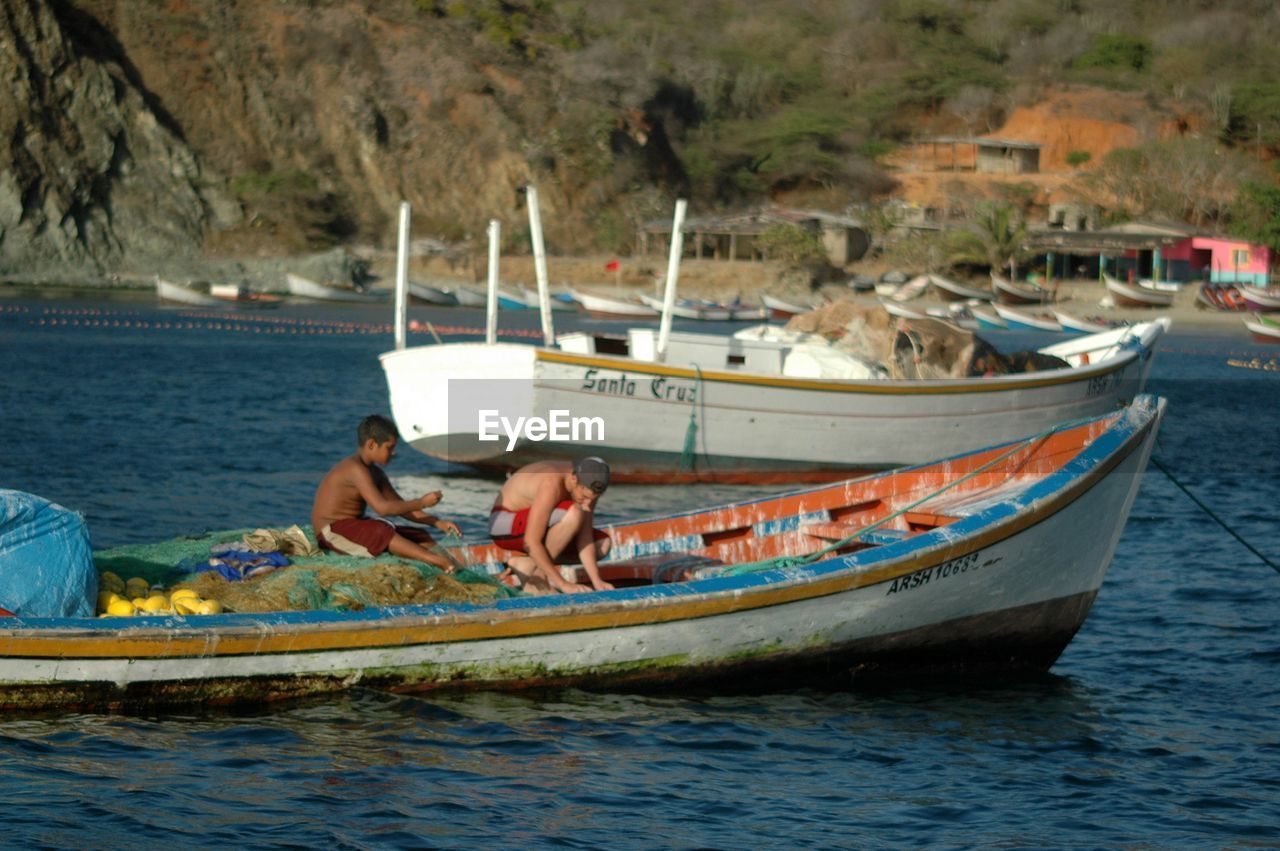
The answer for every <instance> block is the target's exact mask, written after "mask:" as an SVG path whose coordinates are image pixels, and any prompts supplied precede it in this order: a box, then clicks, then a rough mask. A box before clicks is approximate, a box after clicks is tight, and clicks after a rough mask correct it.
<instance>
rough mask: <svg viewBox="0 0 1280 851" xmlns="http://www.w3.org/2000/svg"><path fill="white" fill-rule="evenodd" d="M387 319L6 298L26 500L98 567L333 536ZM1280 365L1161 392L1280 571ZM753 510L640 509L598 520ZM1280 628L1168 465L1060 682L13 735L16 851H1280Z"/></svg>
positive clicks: (473, 321) (1224, 342) (1164, 456)
mask: <svg viewBox="0 0 1280 851" xmlns="http://www.w3.org/2000/svg"><path fill="white" fill-rule="evenodd" d="M383 312H384V311H382V310H372V309H367V308H356V309H354V310H352V309H348V310H345V311H338V310H335V309H332V308H325V307H310V308H302V307H295V306H288V307H285V308H283V309H282V310H281V311H279V312H278V314H275V315H273V316H271V317H263V318H259V319H254V318H252V317H246V318H236V317H233V316H232V317H218V318H212V317H201V316H195V315H191V314H186V313H183V312H180V311H161V310H156V309H153V308H152V307H150V306H149V305H141V304H133V305H131V304H121V303H119V302H111V303H108V302H101V303H88V302H83V303H82V302H72V301H62V302H34V301H22V300H18V299H9V300H0V356H2V357H3V363H4V366H5V368H4V370H3V371H0V487H12V488H16V489H19V490H27V491H31V492H34V493H38V494H41V495H42V496H45V497H48V498H50V499H53V500H55V501H57V502H60V503H62V504H64V505H66V506H68V507H71V508H74V509H76V510H78V511H80V512H82V513H83V514H84V515H85V517H86V519H87V521H88V524H89V528H90V531H91V533H92V535H93V539H94V544H95V546H98V547H105V546H113V545H116V544H122V543H132V542H137V541H149V540H156V539H161V538H167V537H173V536H175V535H179V534H184V533H188V532H192V531H198V530H202V529H225V528H238V527H244V526H254V525H287V524H291V523H295V522H299V523H302V522H306V519H307V515H308V513H309V510H310V500H311V495H312V492H313V490H314V487H315V484H316V482H317V481H318V479H319V477H320V476H321V475H323V473H324V472H325V470H327V469H328V467H329V466H330V465H331V464H332V463H333V462H334V461H335V460H336V459H337V458H338V457H341V456H342V455H343V454H346V453H347V452H349V451H350V444H351V443H352V442H353V437H352V434H351V432H352V430H353V428H354V424H355V422H356V421H358V419H359V418H360V417H361V416H363V415H364V414H366V413H369V412H373V411H385V410H386V408H387V400H386V387H385V384H384V382H383V379H382V374H381V370H380V368H379V366H378V361H377V356H378V354H379V353H380V352H382V351H384V350H385V349H387V348H389V347H390V340H391V338H390V334H389V331H387V330H386V329H385V328H384V327H381V323H383V322H385V317H384V316H383ZM421 316H422V317H423V318H431V319H432V320H433V321H434V322H435V323H436V324H437V325H438V326H440V328H441V329H443V331H444V333H446V334H447V333H448V332H449V331H450V330H451V329H452V330H456V329H457V328H459V327H477V328H478V327H481V326H482V324H483V320H482V317H480V316H479V315H478V314H476V313H474V312H470V311H453V312H447V311H441V312H438V313H434V314H425V313H424V314H421ZM557 320H559V321H560V322H561V323H562V324H568V323H571V322H573V321H574V320H573V319H571V318H567V319H563V320H562V319H561V317H560V316H559V315H557ZM532 321H533V317H521V318H519V319H514V318H510V317H509V316H508V315H505V314H504V316H503V323H504V326H506V327H514V326H515V325H517V324H522V325H523V326H524V327H530V323H531V322H532ZM126 322H127V323H128V324H127V325H126V324H124V323H126ZM176 325H180V326H181V327H174V326H176ZM188 325H189V326H190V327H187V326H188ZM992 336H993V340H994V341H995V342H996V343H997V345H1000V346H1001V347H1004V348H1008V347H1011V346H1014V345H1021V344H1026V343H1037V344H1038V343H1041V342H1044V341H1045V338H1036V337H1033V336H1027V337H1015V336H1012V335H1006V336H1003V337H1002V336H1000V335H999V334H996V335H992ZM1277 355H1280V350H1277V349H1276V348H1273V349H1270V350H1268V349H1267V348H1265V347H1262V346H1255V345H1254V344H1252V343H1250V342H1248V341H1247V337H1246V335H1245V334H1244V331H1243V329H1242V328H1241V329H1240V330H1239V331H1238V332H1235V331H1234V330H1233V331H1230V332H1228V331H1222V332H1215V333H1213V334H1207V333H1196V332H1192V331H1186V330H1179V329H1175V331H1174V333H1173V334H1172V335H1171V337H1169V338H1168V339H1167V341H1166V344H1165V346H1164V347H1163V350H1162V351H1161V353H1160V355H1159V356H1158V358H1157V360H1156V365H1155V370H1154V373H1153V378H1152V383H1151V388H1152V389H1153V390H1155V391H1157V392H1160V393H1161V394H1163V395H1166V396H1167V397H1169V399H1170V408H1169V415H1168V417H1167V418H1166V421H1165V425H1164V428H1163V431H1162V434H1161V438H1160V442H1159V444H1158V445H1157V449H1156V457H1157V458H1158V459H1159V460H1161V461H1162V462H1163V463H1164V464H1165V465H1166V467H1167V468H1168V470H1169V471H1170V472H1171V473H1172V474H1173V475H1174V476H1175V477H1176V478H1177V479H1178V481H1180V482H1181V483H1182V484H1183V485H1184V486H1186V487H1187V488H1188V489H1189V490H1190V491H1191V492H1192V493H1194V494H1195V495H1196V496H1197V497H1199V498H1200V499H1201V500H1203V501H1204V502H1206V503H1207V504H1209V505H1210V506H1211V507H1212V508H1213V510H1214V511H1215V512H1216V513H1217V514H1218V515H1219V516H1220V517H1221V518H1222V519H1223V520H1224V521H1225V522H1227V523H1228V525H1230V526H1231V527H1232V528H1233V529H1234V530H1235V531H1236V532H1237V533H1238V534H1239V535H1240V536H1241V537H1243V538H1244V539H1245V540H1247V541H1249V542H1250V543H1251V544H1253V545H1254V546H1256V547H1257V548H1258V549H1260V550H1261V551H1262V553H1263V554H1264V555H1265V556H1266V557H1267V558H1269V559H1270V560H1272V561H1273V562H1277V561H1280V546H1278V545H1277V544H1276V524H1275V516H1276V510H1277V508H1276V507H1277V505H1278V504H1280V452H1278V450H1277V440H1278V438H1280V428H1278V427H1280V383H1278V382H1280V373H1277V372H1268V371H1266V370H1255V369H1245V368H1238V367H1233V366H1231V365H1230V364H1229V363H1228V361H1230V360H1236V361H1247V360H1249V359H1250V358H1253V357H1254V356H1259V357H1260V358H1261V359H1262V361H1263V362H1266V361H1267V360H1268V359H1269V358H1271V357H1274V356H1277ZM390 472H391V474H392V478H393V480H394V481H396V483H397V484H398V485H400V486H401V487H402V488H404V489H406V490H417V489H418V488H421V487H427V486H431V487H437V486H438V487H443V488H444V490H445V492H446V500H445V503H443V504H442V505H441V510H442V512H443V511H444V509H445V508H448V509H449V510H450V511H452V512H453V515H452V516H454V517H455V518H457V519H458V520H459V521H460V522H461V523H462V525H463V526H464V528H465V529H468V530H472V531H475V530H478V529H479V528H480V524H481V522H482V520H483V515H484V511H485V509H486V508H487V506H488V505H489V503H490V502H491V500H492V496H493V493H494V488H495V487H496V485H495V483H494V482H492V481H487V480H483V479H469V478H463V477H458V476H446V475H444V474H443V470H442V468H440V467H439V466H435V465H433V464H432V463H431V462H429V461H428V460H427V459H426V458H424V457H422V456H420V455H417V454H416V453H414V452H412V451H411V450H405V451H404V452H402V453H401V455H400V457H399V458H398V459H397V460H396V462H395V463H394V465H393V466H392V467H391V469H390ZM746 493H749V491H746V490H743V489H740V488H728V487H725V488H714V489H711V488H657V489H646V488H625V487H618V488H616V489H612V490H611V491H610V493H609V496H608V500H607V503H606V504H605V505H603V506H602V507H603V508H605V509H607V510H608V511H612V512H617V513H625V512H628V511H633V510H642V509H645V508H650V507H651V508H655V509H657V508H662V509H666V508H669V507H671V506H673V505H697V504H707V503H709V502H711V501H719V500H723V499H733V498H737V497H740V496H743V495H745V494H746ZM1278 615H1280V574H1277V573H1276V572H1275V571H1274V570H1273V569H1272V568H1271V567H1268V566H1267V565H1266V564H1264V563H1263V562H1262V561H1261V560H1259V558H1258V557H1256V556H1254V555H1252V554H1251V553H1250V552H1249V551H1248V550H1247V549H1246V548H1245V547H1244V546H1242V545H1241V544H1240V543H1238V542H1237V541H1236V540H1235V539H1234V538H1232V537H1231V536H1230V535H1229V534H1228V533H1227V532H1225V531H1224V530H1223V529H1222V528H1221V527H1220V526H1219V525H1217V524H1216V523H1214V522H1213V521H1212V520H1211V519H1209V517H1208V516H1207V515H1206V514H1205V513H1204V511H1203V510H1201V509H1200V508H1199V507H1197V506H1196V505H1195V504H1194V503H1193V502H1192V501H1191V500H1190V499H1189V498H1188V497H1187V496H1186V495H1185V494H1184V493H1183V492H1182V491H1181V490H1179V488H1178V487H1176V486H1175V485H1174V484H1173V483H1172V482H1171V481H1170V479H1169V478H1167V477H1166V476H1165V475H1164V474H1162V473H1160V472H1158V471H1155V470H1153V471H1150V472H1149V473H1148V475H1147V478H1146V480H1145V482H1144V484H1143V488H1142V492H1141V494H1140V495H1139V498H1138V501H1137V503H1136V505H1135V507H1134V511H1133V516H1132V517H1131V519H1130V521H1129V525H1128V527H1127V528H1126V531H1125V534H1124V536H1123V538H1122V540H1121V542H1120V547H1119V550H1118V552H1117V554H1116V559H1115V562H1114V563H1113V564H1112V567H1111V571H1110V573H1109V574H1108V577H1107V581H1106V583H1105V584H1104V586H1103V589H1102V593H1101V594H1100V596H1099V598H1098V601H1097V603H1096V605H1095V607H1094V610H1093V613H1092V614H1091V615H1090V617H1089V620H1088V621H1087V622H1086V624H1085V626H1084V628H1083V629H1082V630H1081V632H1080V634H1079V635H1078V636H1077V637H1076V639H1075V640H1074V641H1073V642H1072V644H1071V645H1070V646H1069V647H1068V648H1067V650H1066V652H1065V653H1064V655H1063V656H1062V658H1061V659H1060V660H1059V662H1058V663H1057V664H1056V665H1055V666H1054V668H1053V670H1052V672H1051V673H1050V674H1049V675H1048V676H1045V677H1042V678H1037V679H1033V680H1024V681H1020V682H1015V683H1002V684H983V685H970V686H958V685H954V684H953V685H949V686H945V687H944V686H937V685H931V684H929V683H918V684H914V685H911V686H896V687H893V688H882V689H877V690H854V691H823V690H821V689H806V690H800V691H796V690H788V691H780V690H777V689H774V688H771V687H770V684H769V683H768V682H756V683H752V684H749V685H746V686H743V687H742V689H741V690H740V691H739V692H737V693H723V692H721V693H715V694H710V693H709V694H679V695H630V694H589V693H585V692H578V691H556V692H546V693H535V694H528V695H510V694H473V695H462V696H450V697H435V696H433V697H424V698H419V697H400V696H392V695H386V694H380V693H376V692H370V691H360V690H357V691H353V692H351V693H350V694H347V695H343V696H341V697H335V698H332V699H326V700H324V701H320V702H309V703H305V704H297V705H288V706H279V707H272V708H269V709H263V710H261V711H256V712H252V713H247V714H234V715H233V714H196V715H166V716H162V717H138V716H113V715H60V716H52V717H20V718H15V717H9V718H3V717H0V800H3V802H4V804H5V811H4V812H5V817H4V824H5V830H6V834H7V835H6V839H7V842H6V844H7V845H10V846H20V847H30V846H51V847H95V848H98V847H101V848H126V847H129V848H136V847H147V846H151V845H159V844H161V843H166V844H170V843H172V844H182V845H194V846H197V847H210V846H221V847H241V846H255V847H263V846H276V845H292V846H305V847H463V846H466V847H477V846H479V847H520V846H543V845H559V846H566V847H573V848H599V847H610V848H612V847H637V848H652V847H668V846H670V847H681V848H685V847H689V848H692V847H721V848H722V847H743V846H757V847H797V846H799V847H803V846H817V847H859V848H861V847H884V846H888V847H912V846H936V845H944V846H960V847H974V846H982V847H986V846H990V845H1006V846H1038V847H1114V846H1122V845H1123V846H1128V847H1139V848H1164V847H1252V846H1255V845H1257V846H1264V847H1275V846H1276V845H1277V844H1278V843H1280V827H1278V826H1280V734H1278V733H1277V729H1280V725H1278V724H1277V719H1278V718H1280V686H1278V685H1277V683H1278V682H1280V676H1278V674H1280V630H1277V620H1278V619H1280V618H1278Z"/></svg>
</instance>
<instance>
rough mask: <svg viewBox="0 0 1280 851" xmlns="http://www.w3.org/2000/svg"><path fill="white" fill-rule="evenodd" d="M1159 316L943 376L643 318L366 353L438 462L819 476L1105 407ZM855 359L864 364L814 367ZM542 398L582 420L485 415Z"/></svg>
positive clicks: (656, 473) (622, 475) (754, 477)
mask: <svg viewBox="0 0 1280 851" xmlns="http://www.w3.org/2000/svg"><path fill="white" fill-rule="evenodd" d="M1168 327H1169V320H1168V319H1163V318H1162V319H1160V320H1157V321H1155V322H1148V323H1142V324H1139V325H1134V326H1132V327H1129V328H1123V329H1117V330H1114V331H1108V332H1104V333H1101V334H1095V335H1090V336H1087V337H1078V338H1074V339H1071V340H1068V341H1065V342H1062V343H1058V344H1056V345H1053V346H1047V347H1044V348H1042V349H1040V350H1039V351H1040V352H1042V353H1044V354H1047V355H1053V356H1057V357H1060V358H1062V359H1063V360H1064V361H1065V362H1066V363H1067V366H1065V367H1061V368H1058V369H1050V370H1043V371H1039V372H1032V373H1019V374H1011V375H999V376H993V377H970V378H959V379H932V380H926V379H897V380H890V379H880V378H876V377H874V376H873V375H872V373H871V371H870V370H869V369H867V367H866V366H865V364H861V362H858V363H854V361H855V359H854V358H851V357H848V356H844V355H843V354H842V353H841V352H839V351H837V350H835V349H832V348H831V347H830V346H828V345H826V344H825V342H823V344H822V345H820V346H814V345H812V344H803V343H795V342H788V341H786V340H776V339H759V340H751V339H742V338H741V337H738V336H735V337H725V336H721V335H716V334H705V333H690V332H671V333H670V335H669V340H668V346H667V350H666V352H665V356H664V357H662V358H661V359H660V358H659V357H658V353H657V347H658V342H659V332H658V331H656V330H654V329H652V328H631V329H629V330H628V335H627V340H626V341H625V345H616V343H617V341H614V343H615V345H613V346H611V348H610V352H611V353H610V354H604V353H602V352H601V351H598V350H597V349H596V347H595V342H594V338H593V337H592V336H591V335H589V334H582V333H579V334H571V335H565V336H564V337H561V338H560V340H559V347H558V348H547V347H535V346H527V345H519V344H514V343H496V344H483V343H454V344H449V345H431V346H418V347H414V348H406V349H402V350H398V351H391V352H387V353H385V354H383V355H382V356H381V362H382V368H383V370H384V372H385V374H386V378H387V385H388V389H389V393H390V401H391V411H392V414H393V416H394V419H395V421H396V424H397V426H398V427H399V430H400V433H401V435H402V437H403V439H404V440H405V441H406V442H408V443H409V444H410V445H411V446H413V447H415V448H416V449H418V450H419V451H421V452H423V453H425V454H427V455H430V456H432V457H435V458H440V459H443V460H445V461H449V462H456V463H461V464H468V465H473V466H475V467H479V468H483V469H487V470H493V471H507V470H513V469H516V468H519V467H521V466H523V465H524V464H526V463H529V462H531V461H535V460H540V459H545V458H571V457H578V456H582V455H600V456H602V457H605V458H607V459H608V460H609V462H610V463H611V465H612V466H613V469H614V474H615V477H616V478H617V479H618V480H619V481H633V482H646V481H649V482H659V481H660V482H671V481H726V482H734V481H737V482H767V481H806V480H807V481H819V480H830V479H831V478H833V477H837V476H840V475H848V474H852V473H853V472H855V471H863V470H869V469H882V468H885V467H888V466H892V465H895V464H903V463H918V462H920V461H923V460H927V459H928V458H930V457H936V456H938V455H950V454H955V453H959V452H965V451H968V450H971V449H974V448H976V447H977V446H980V445H983V444H984V443H987V442H990V441H999V440H1004V439H1006V438H1011V437H1013V436H1016V435H1019V434H1025V433H1028V432H1033V431H1036V430H1038V429H1042V428H1047V427H1049V426H1050V425H1051V424H1052V423H1054V422H1060V421H1063V420H1068V419H1073V418H1075V417H1081V416H1091V415H1094V414H1098V413H1101V412H1104V411H1108V410H1112V409H1114V408H1116V407H1118V406H1120V405H1123V404H1125V403H1127V402H1128V401H1129V400H1131V399H1132V398H1133V397H1134V396H1135V395H1136V394H1137V393H1138V392H1139V391H1140V389H1141V387H1142V386H1143V383H1144V382H1145V380H1146V376H1147V372H1148V370H1149V369H1150V367H1151V364H1152V359H1151V355H1152V353H1153V350H1154V347H1155V345H1156V344H1157V342H1158V341H1159V340H1160V338H1161V337H1162V336H1163V334H1164V333H1165V331H1166V329H1167V328H1168ZM819 350H820V351H819ZM615 352H616V353H615ZM859 365H861V366H862V369H863V373H862V374H864V375H867V376H868V377H867V378H862V379H858V378H847V377H840V378H833V377H829V376H832V375H845V376H848V375H853V374H856V373H854V372H853V371H852V370H853V368H854V367H855V366H859ZM493 379H505V380H501V381H495V380H493ZM557 411H558V412H561V413H560V414H559V415H557V416H562V417H568V418H570V419H574V418H576V420H575V421H576V422H578V423H579V424H580V425H583V427H584V429H586V431H585V432H578V431H576V430H575V431H574V433H573V434H572V435H571V434H569V432H567V431H564V430H560V431H557V430H556V429H554V428H552V429H550V430H549V431H544V433H543V434H542V435H541V436H538V435H530V434H529V433H517V434H516V436H515V437H514V438H512V439H511V440H508V439H507V438H506V437H505V436H502V437H501V438H500V437H499V434H498V433H497V431H496V429H497V428H498V425H497V422H498V420H497V419H494V418H497V417H506V418H507V421H508V422H509V423H516V422H523V423H527V422H530V421H531V419H530V418H535V417H536V418H542V419H543V420H544V425H547V424H549V423H551V420H550V419H548V418H552V419H554V416H553V412H557ZM483 412H490V413H483ZM490 414H491V415H492V417H493V418H488V417H490ZM485 418H488V419H485ZM482 419H484V423H482ZM485 423H487V425H485ZM566 423H567V421H564V420H563V419H562V424H566ZM597 425H598V429H597V428H596V426H597ZM566 427H567V425H566ZM575 428H576V427H575ZM591 429H596V430H595V431H591ZM584 434H585V438H584ZM482 438H483V439H482Z"/></svg>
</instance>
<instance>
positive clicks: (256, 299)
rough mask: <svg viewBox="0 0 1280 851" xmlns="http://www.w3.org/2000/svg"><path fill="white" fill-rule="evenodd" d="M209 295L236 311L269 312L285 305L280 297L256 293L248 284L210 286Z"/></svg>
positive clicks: (272, 294)
mask: <svg viewBox="0 0 1280 851" xmlns="http://www.w3.org/2000/svg"><path fill="white" fill-rule="evenodd" d="M209 295H211V296H213V297H214V298H216V299H218V300H219V301H221V302H224V303H227V304H229V305H230V306H231V307H234V308H235V309H236V310H267V309H272V308H277V307H279V306H280V305H282V304H284V299H283V298H281V297H280V296H278V295H275V294H274V293H257V292H254V291H253V290H251V289H249V287H248V285H247V284H210V285H209Z"/></svg>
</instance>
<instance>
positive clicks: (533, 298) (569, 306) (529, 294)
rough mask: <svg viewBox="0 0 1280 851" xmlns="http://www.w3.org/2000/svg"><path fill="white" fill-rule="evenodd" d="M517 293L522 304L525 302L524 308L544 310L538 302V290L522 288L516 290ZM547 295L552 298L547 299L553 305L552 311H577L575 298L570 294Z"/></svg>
mask: <svg viewBox="0 0 1280 851" xmlns="http://www.w3.org/2000/svg"><path fill="white" fill-rule="evenodd" d="M515 292H516V294H517V295H519V296H520V300H521V301H522V302H524V306H525V307H527V308H529V309H531V310H541V309H542V308H541V304H540V302H539V301H538V291H537V290H531V289H529V288H528V287H520V288H519V289H518V290H516V291H515ZM547 295H549V296H550V298H549V299H547V301H548V303H549V304H550V305H551V309H552V310H559V311H562V312H563V311H567V310H575V309H576V308H575V307H574V303H573V296H571V295H569V293H568V292H564V293H548V294H547Z"/></svg>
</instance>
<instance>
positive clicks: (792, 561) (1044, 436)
mask: <svg viewBox="0 0 1280 851" xmlns="http://www.w3.org/2000/svg"><path fill="white" fill-rule="evenodd" d="M1095 419H1096V418H1095V417H1081V418H1080V419H1076V420H1071V421H1069V422H1065V423H1058V424H1057V425H1055V426H1054V427H1053V428H1050V429H1048V430H1046V431H1042V432H1040V433H1039V434H1033V435H1032V436H1031V437H1027V438H1024V439H1023V440H1021V441H1019V442H1017V443H1015V444H1014V445H1012V446H1010V447H1009V448H1008V449H1006V450H1005V451H1004V452H1001V453H1000V454H999V455H997V456H996V457H994V458H992V459H991V460H990V461H987V462H986V463H984V464H982V465H980V466H978V467H975V468H974V469H972V470H970V471H969V472H968V473H965V474H964V475H963V476H961V477H960V478H958V479H955V480H953V481H950V482H947V483H946V484H944V485H943V486H942V487H940V488H938V489H937V490H935V491H933V492H932V493H929V494H926V495H925V496H923V497H921V498H920V499H917V500H916V501H914V502H912V503H910V504H908V505H905V506H903V507H902V508H899V509H898V510H896V511H894V512H892V513H890V514H886V515H885V516H884V517H881V518H880V519H879V520H877V521H876V522H874V523H872V524H871V525H869V526H864V527H862V528H861V529H859V530H858V531H856V532H854V533H853V534H852V535H848V536H846V537H844V538H841V539H840V540H839V541H836V542H835V543H833V544H828V545H827V546H825V547H823V548H822V549H819V550H815V551H814V552H812V553H809V554H808V555H804V556H777V557H775V558H771V559H765V560H764V561H755V562H748V563H746V564H736V565H733V566H731V567H728V568H725V570H724V571H723V572H722V573H721V574H720V575H721V576H738V575H740V574H743V573H756V572H758V571H762V570H774V569H782V568H787V567H803V566H805V565H808V564H813V563H814V562H816V561H819V560H821V559H823V558H825V557H826V556H828V555H830V554H831V553H834V552H836V551H838V550H840V549H841V548H842V547H847V546H849V545H850V544H852V543H854V542H855V541H857V540H858V538H860V537H862V536H863V535H866V534H867V533H868V532H874V531H875V530H876V529H879V528H880V527H881V526H884V525H885V524H886V523H888V522H889V521H891V520H895V519H897V518H898V517H901V516H902V515H904V514H906V513H907V512H909V511H912V510H914V509H915V508H917V507H918V506H920V505H922V504H924V503H926V502H928V501H929V500H931V499H933V498H934V497H936V496H938V495H939V494H942V493H944V492H946V491H948V490H950V489H951V488H954V487H955V486H956V485H959V484H961V483H963V482H966V481H968V480H969V479H972V478H973V477H975V476H977V475H978V474H979V473H984V472H986V471H987V470H989V469H991V468H992V467H994V466H995V465H997V464H999V463H1000V462H1002V461H1004V460H1006V459H1007V458H1009V457H1011V456H1013V455H1014V454H1015V453H1017V452H1019V451H1021V450H1023V449H1029V448H1030V447H1031V446H1032V445H1034V444H1035V443H1036V442H1037V441H1043V440H1048V439H1049V438H1050V437H1052V436H1053V434H1054V433H1055V432H1058V431H1062V430H1063V429H1068V428H1074V427H1075V426H1077V425H1083V424H1084V423H1086V422H1091V421H1093V420H1095Z"/></svg>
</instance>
